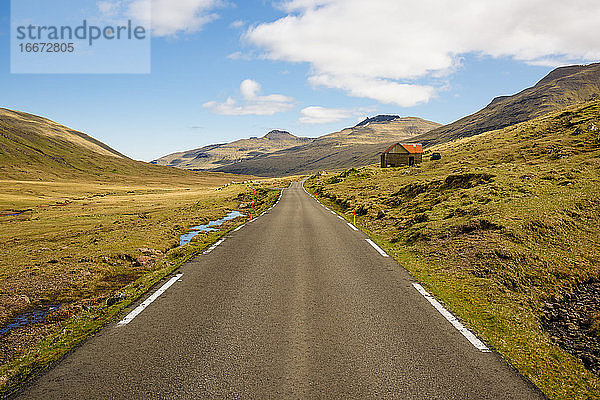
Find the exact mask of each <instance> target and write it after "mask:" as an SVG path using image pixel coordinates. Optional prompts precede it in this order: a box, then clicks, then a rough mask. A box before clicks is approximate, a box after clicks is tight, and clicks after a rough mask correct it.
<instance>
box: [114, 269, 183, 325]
mask: <svg viewBox="0 0 600 400" xmlns="http://www.w3.org/2000/svg"><path fill="white" fill-rule="evenodd" d="M182 276H183V274H177V275H175V276H174V277H172V278H171V279H169V280H168V281H167V283H165V284H164V285H162V286H161V287H160V289H158V290H157V291H156V292H154V294H153V295H152V296H150V297H148V298H147V299H146V300H144V302H143V303H142V304H140V305H139V306H137V307H136V308H135V309H134V310H133V311H132V312H130V313H129V314H127V316H126V317H125V318H123V320H122V321H120V322H119V323H117V326H124V325H127V324H128V323H130V322H131V321H133V319H134V318H135V317H137V316H138V315H140V313H141V312H142V311H144V310H145V309H146V307H148V306H149V305H150V304H152V303H153V302H154V300H156V299H158V297H159V296H160V295H162V294H163V293H164V292H166V291H167V289H168V288H170V287H171V286H173V284H174V283H175V282H177V281H178V280H179V278H181V277H182Z"/></svg>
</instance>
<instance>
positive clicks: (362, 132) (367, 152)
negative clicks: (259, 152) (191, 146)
mask: <svg viewBox="0 0 600 400" xmlns="http://www.w3.org/2000/svg"><path fill="white" fill-rule="evenodd" d="M389 117H390V116H377V117H374V118H371V119H367V120H365V121H363V122H361V123H359V124H358V125H356V126H354V127H352V128H347V129H344V130H342V131H339V132H334V133H330V134H328V135H325V136H321V137H319V138H316V139H314V140H313V141H311V142H310V143H307V144H305V145H302V146H296V147H292V148H290V149H286V150H282V151H278V152H275V153H272V154H267V155H264V156H260V157H255V158H253V159H250V160H246V161H243V162H238V163H235V164H232V165H227V166H224V167H221V168H218V169H216V171H222V172H230V173H235V174H248V173H250V171H252V174H253V175H257V176H282V175H294V174H301V173H308V172H315V171H320V170H324V169H340V168H349V167H356V166H361V165H367V164H372V163H374V162H377V160H378V157H379V153H380V152H381V151H382V149H385V148H386V147H387V146H389V145H390V144H392V143H394V142H399V141H411V140H412V138H414V137H416V136H418V135H420V134H423V133H425V132H427V131H430V130H431V129H434V128H437V127H439V126H440V124H438V123H436V122H431V121H426V120H424V119H421V118H415V117H403V118H401V117H397V116H394V118H389Z"/></svg>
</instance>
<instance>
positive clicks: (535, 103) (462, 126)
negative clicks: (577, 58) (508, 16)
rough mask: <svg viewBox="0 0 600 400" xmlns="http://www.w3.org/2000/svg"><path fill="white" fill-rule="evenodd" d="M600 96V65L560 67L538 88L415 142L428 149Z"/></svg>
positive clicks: (501, 100) (501, 99) (493, 104)
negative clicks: (428, 147) (421, 143)
mask: <svg viewBox="0 0 600 400" xmlns="http://www.w3.org/2000/svg"><path fill="white" fill-rule="evenodd" d="M598 96H600V63H596V64H589V65H573V66H568V67H560V68H557V69H555V70H553V71H552V72H550V73H549V74H548V75H546V76H545V77H544V78H543V79H541V80H540V81H539V82H538V83H537V84H536V85H535V86H533V87H530V88H527V89H525V90H523V91H521V92H519V93H517V94H515V95H513V96H500V97H496V98H495V99H493V100H492V101H491V102H490V104H488V105H487V106H486V107H485V108H483V109H481V110H480V111H477V112H476V113H474V114H471V115H469V116H466V117H464V118H461V119H459V120H458V121H455V122H453V123H451V124H448V125H445V126H442V127H439V128H437V129H434V130H432V131H429V132H427V133H426V134H424V135H420V136H418V137H416V138H415V140H417V141H420V142H423V143H424V144H425V145H429V146H431V145H434V144H438V143H445V142H448V141H451V140H455V139H459V138H463V137H469V136H474V135H478V134H480V133H483V132H487V131H492V130H496V129H502V128H505V127H507V126H511V125H515V124H518V123H520V122H523V121H527V120H530V119H533V118H536V117H539V116H541V115H544V114H547V113H549V112H551V111H556V110H559V109H562V108H564V107H566V106H569V105H572V104H576V103H581V102H584V101H588V100H592V99H594V98H596V97H598Z"/></svg>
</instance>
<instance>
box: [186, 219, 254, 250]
mask: <svg viewBox="0 0 600 400" xmlns="http://www.w3.org/2000/svg"><path fill="white" fill-rule="evenodd" d="M243 216H244V214H242V213H241V212H239V211H232V212H230V213H229V214H227V216H225V217H223V218H221V219H217V220H215V221H210V222H209V223H208V224H204V225H198V226H192V227H191V228H190V231H189V232H188V233H184V234H183V235H181V236H180V237H179V245H180V246H183V245H184V244H188V243H189V242H190V241H191V240H192V238H193V237H194V236H196V235H198V234H199V233H202V232H214V231H218V229H217V228H215V227H216V226H220V225H222V224H223V223H224V222H225V221H230V220H232V219H235V218H237V217H243Z"/></svg>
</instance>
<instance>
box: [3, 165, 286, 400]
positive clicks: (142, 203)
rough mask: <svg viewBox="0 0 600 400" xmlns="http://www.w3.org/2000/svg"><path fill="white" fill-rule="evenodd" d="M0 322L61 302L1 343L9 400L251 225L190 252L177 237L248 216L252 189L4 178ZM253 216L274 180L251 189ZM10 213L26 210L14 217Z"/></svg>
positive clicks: (273, 194) (204, 239)
mask: <svg viewBox="0 0 600 400" xmlns="http://www.w3.org/2000/svg"><path fill="white" fill-rule="evenodd" d="M0 186H1V187H3V188H5V189H6V190H4V191H3V195H0V208H3V209H4V210H7V211H11V212H7V213H6V214H8V215H10V216H7V217H4V219H0V226H1V227H2V229H1V230H0V243H2V247H1V248H2V253H1V255H2V265H1V266H0V274H1V275H2V278H3V279H2V283H1V284H0V288H1V289H2V290H1V292H2V295H0V323H1V324H2V326H6V324H7V323H9V322H10V321H11V320H13V319H14V318H15V317H16V316H19V315H22V314H23V313H24V312H27V311H30V310H33V309H43V308H44V307H47V306H48V305H49V304H54V305H56V304H58V305H60V307H58V308H57V309H56V310H54V311H51V312H50V313H49V314H48V315H47V318H46V319H45V321H43V322H37V323H33V324H28V325H25V326H21V327H16V328H15V329H12V330H10V331H8V332H7V333H6V334H5V335H3V336H1V337H0V346H1V349H2V353H1V356H2V365H0V387H1V388H0V398H4V397H8V396H10V395H11V394H12V393H14V392H15V391H16V390H18V388H19V387H20V386H21V385H22V384H23V382H25V381H27V380H28V379H30V378H31V377H33V376H35V375H37V374H39V373H41V372H43V371H44V370H45V369H46V368H47V367H48V366H49V365H51V364H52V363H53V362H55V361H57V360H59V359H60V358H61V357H63V356H64V355H65V354H66V353H68V351H69V350H70V349H72V348H73V347H75V346H76V345H78V344H79V343H81V342H82V341H83V340H84V339H85V338H86V337H88V336H89V335H91V334H93V333H94V332H96V331H98V330H99V329H101V328H102V327H103V326H105V325H106V324H107V323H108V322H110V321H111V320H113V319H114V318H115V317H117V316H120V315H121V314H122V312H123V310H125V309H126V308H127V307H128V306H129V305H130V304H131V303H132V302H134V301H135V300H136V299H137V298H139V297H140V296H141V295H143V294H144V293H146V292H147V291H148V290H150V289H151V288H152V287H153V286H154V285H155V284H156V283H158V282H160V281H161V280H162V279H164V278H165V277H166V276H168V275H169V274H171V273H172V272H173V271H175V270H176V269H177V268H179V267H180V266H181V265H182V264H183V263H185V262H186V261H188V260H189V259H191V258H193V257H194V256H196V255H197V254H199V253H200V252H201V251H203V250H204V249H205V248H206V247H208V246H209V245H210V244H212V243H213V242H215V241H216V240H217V239H218V238H219V237H221V236H223V235H225V234H227V233H228V232H229V231H230V230H231V229H233V228H235V227H236V226H237V225H240V224H241V223H242V222H243V221H245V220H246V219H247V218H238V219H235V220H231V221H227V222H226V223H225V224H223V225H222V226H221V227H220V230H219V231H217V232H206V233H201V234H199V235H197V236H196V237H194V239H193V240H192V241H191V242H190V243H189V244H187V245H184V246H179V236H180V235H181V234H182V233H186V232H187V231H189V228H190V227H192V226H195V225H199V224H204V223H206V222H208V221H209V220H214V219H218V218H220V217H223V216H224V215H226V214H227V213H228V212H229V211H231V210H240V211H241V212H243V213H245V214H248V212H249V210H248V209H247V206H248V204H249V203H250V202H251V198H252V187H251V186H250V185H248V184H231V176H225V175H219V176H217V178H215V179H212V180H210V183H207V182H206V179H204V178H203V179H202V180H201V181H199V182H193V181H192V182H190V181H189V179H186V180H185V181H175V182H152V183H149V182H138V183H123V184H116V183H110V184H108V183H105V182H91V183H90V182H82V181H70V182H69V181H64V182H60V181H58V182H57V181H54V182H37V181H36V182H29V181H11V180H6V181H1V182H0ZM255 186H256V187H257V190H256V203H255V204H256V208H255V213H256V215H258V213H260V212H262V211H263V210H265V209H266V208H268V207H270V206H271V205H272V204H273V203H274V202H275V201H276V199H277V195H278V191H277V190H272V189H273V188H274V187H281V182H280V181H278V180H270V181H262V182H260V183H257V184H256V185H255ZM13 210H22V211H25V210H26V211H25V212H24V213H22V214H18V215H14V214H15V213H14V212H12V211H13Z"/></svg>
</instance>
